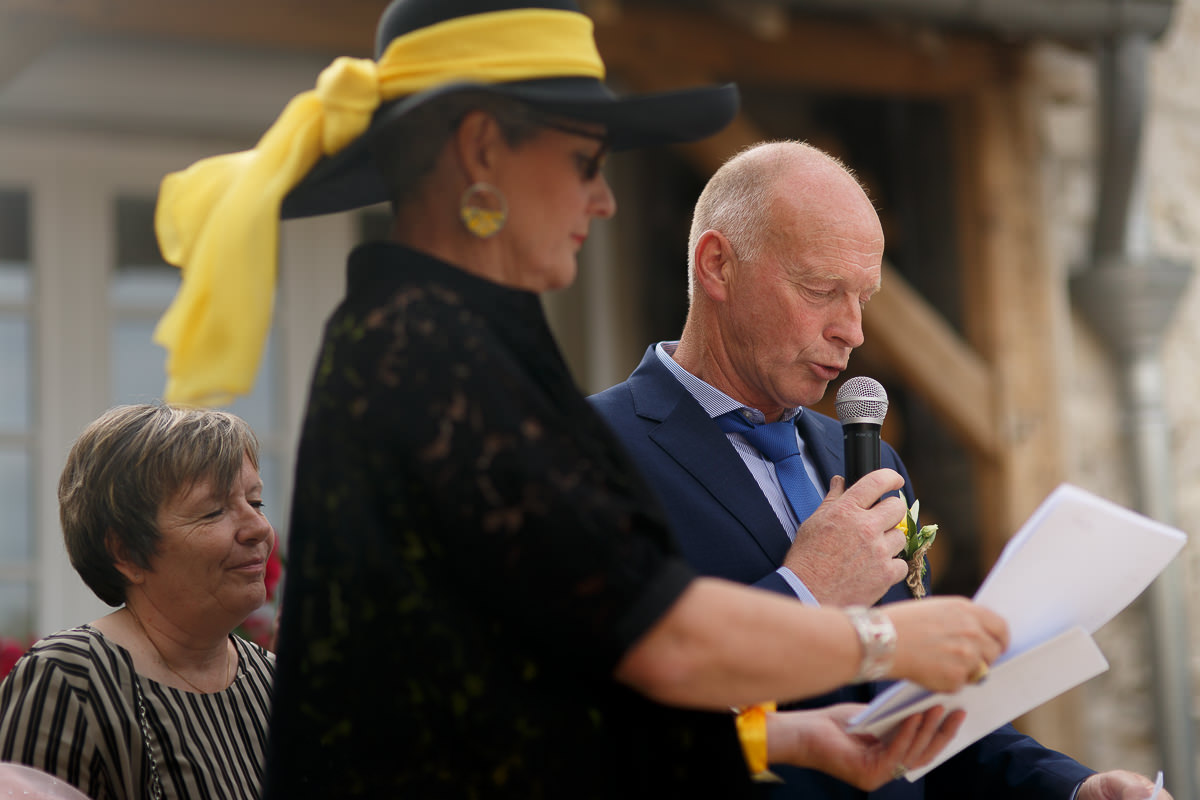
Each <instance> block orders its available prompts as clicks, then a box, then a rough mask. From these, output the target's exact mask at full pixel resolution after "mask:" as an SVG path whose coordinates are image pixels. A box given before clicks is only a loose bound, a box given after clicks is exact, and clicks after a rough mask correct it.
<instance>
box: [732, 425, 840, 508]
mask: <svg viewBox="0 0 1200 800" xmlns="http://www.w3.org/2000/svg"><path fill="white" fill-rule="evenodd" d="M717 424H718V425H719V426H721V430H723V431H725V432H726V433H740V434H741V435H742V436H745V437H746V441H748V442H750V444H752V445H753V446H754V447H755V448H756V449H757V450H758V452H760V453H762V454H763V455H764V456H766V457H767V458H769V459H771V461H772V462H773V463H774V464H775V477H777V478H778V479H779V485H780V486H781V487H783V494H784V496H786V497H787V499H788V502H789V503H790V504H791V506H792V510H793V511H795V512H796V519H798V520H800V522H804V520H806V519H808V517H809V515H810V514H812V512H813V511H815V510H816V508H817V506H819V505H820V504H821V495H820V494H818V493H817V489H816V487H815V486H813V485H812V481H811V480H809V478H808V472H807V471H806V470H805V469H804V459H802V458H801V457H800V445H799V444H798V443H797V441H796V426H795V424H794V423H793V422H766V423H762V424H760V425H755V424H754V423H753V422H751V421H750V420H748V419H746V418H745V416H743V415H742V412H741V411H730V412H727V413H725V414H722V415H721V416H719V417H717Z"/></svg>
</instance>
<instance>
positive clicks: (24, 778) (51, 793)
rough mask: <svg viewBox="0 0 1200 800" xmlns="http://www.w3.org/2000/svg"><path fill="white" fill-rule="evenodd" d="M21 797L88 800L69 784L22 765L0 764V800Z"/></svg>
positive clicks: (29, 799) (40, 799)
mask: <svg viewBox="0 0 1200 800" xmlns="http://www.w3.org/2000/svg"><path fill="white" fill-rule="evenodd" d="M8 797H22V798H27V800H88V796H87V795H86V794H84V793H83V792H81V791H79V790H78V789H76V788H75V787H74V786H72V785H71V784H69V783H66V782H64V781H61V780H59V779H58V778H56V777H54V776H53V775H47V774H46V773H45V772H42V771H41V770H36V769H34V768H33V767H27V766H25V765H24V764H8V763H3V762H0V798H8Z"/></svg>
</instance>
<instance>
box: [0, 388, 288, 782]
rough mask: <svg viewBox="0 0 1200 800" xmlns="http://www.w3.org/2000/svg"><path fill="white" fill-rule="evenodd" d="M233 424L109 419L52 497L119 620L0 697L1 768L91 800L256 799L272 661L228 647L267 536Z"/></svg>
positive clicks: (183, 416) (256, 596)
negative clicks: (62, 784) (23, 770)
mask: <svg viewBox="0 0 1200 800" xmlns="http://www.w3.org/2000/svg"><path fill="white" fill-rule="evenodd" d="M258 452H259V445H258V439H257V438H256V437H255V435H254V432H253V431H252V430H251V429H250V427H249V426H248V425H247V424H246V423H245V422H244V421H243V420H242V419H240V418H239V417H236V416H234V415H233V414H229V413H225V412H221V411H208V410H195V409H178V408H172V407H169V406H165V405H130V406H120V407H117V408H114V409H111V410H110V411H108V412H106V413H105V414H104V415H102V416H101V417H100V418H99V419H97V420H96V421H95V422H93V423H92V424H91V425H89V426H88V427H87V429H86V430H84V432H83V434H82V435H81V436H80V437H79V439H78V440H77V441H76V442H75V444H74V446H73V447H72V448H71V452H70V454H69V455H68V457H67V464H66V466H65V468H64V469H63V472H62V476H61V478H60V480H59V488H58V499H59V513H60V517H61V520H62V528H63V537H64V540H65V543H66V548H67V554H68V556H69V557H70V559H71V565H72V566H73V567H74V568H75V570H76V571H77V572H78V573H79V575H80V577H81V578H83V580H84V582H85V583H86V584H87V585H88V587H89V588H91V590H92V591H93V592H95V594H96V596H97V597H99V598H100V599H101V600H103V601H104V602H105V603H107V604H109V605H111V606H120V608H118V609H117V610H116V611H114V612H112V613H111V614H108V615H107V616H104V617H101V618H100V619H97V620H94V621H93V622H90V623H87V624H85V625H80V626H79V627H76V628H72V629H70V630H65V631H61V632H59V633H56V634H53V635H51V636H47V637H46V638H44V639H42V640H41V641H39V642H37V643H36V644H34V645H33V647H32V648H31V649H30V651H29V652H28V653H27V654H26V655H25V656H24V657H23V658H22V659H21V660H20V661H18V662H17V664H16V666H15V667H14V669H13V671H12V672H11V673H10V674H9V675H8V677H7V678H6V679H5V680H4V682H3V684H0V760H2V761H15V762H20V763H22V764H27V765H29V766H31V767H35V768H37V769H40V770H43V771H45V772H48V773H50V774H52V775H55V776H57V777H59V778H60V779H62V780H64V781H66V782H68V783H70V784H72V785H74V786H76V787H78V788H79V789H80V790H82V791H83V792H85V793H86V794H87V795H88V796H89V797H92V798H96V799H97V800H101V799H104V800H107V799H108V798H112V799H113V800H135V798H136V799H140V798H145V797H168V798H178V799H181V798H200V797H205V798H209V797H211V798H222V799H223V800H226V799H232V798H256V797H258V796H259V793H260V790H261V783H262V770H263V759H264V748H265V742H266V735H267V723H268V716H269V710H270V705H269V704H270V694H271V682H272V679H273V675H274V670H275V659H274V656H273V655H272V654H271V653H269V652H267V651H266V650H264V649H262V648H261V647H259V646H258V645H256V644H253V643H251V642H248V641H246V640H244V639H242V638H240V637H238V636H235V635H233V633H232V632H233V630H234V628H236V627H237V626H238V625H239V624H241V623H242V621H243V620H245V619H246V617H247V616H249V615H250V613H251V612H253V611H254V610H255V609H257V608H259V607H260V606H262V604H263V603H264V602H266V599H267V592H266V585H265V582H264V576H265V572H266V565H267V559H268V557H269V556H270V553H271V551H272V549H273V548H274V546H275V531H274V530H273V529H272V527H271V523H270V522H268V521H267V518H266V516H265V514H264V512H263V502H262V491H263V486H262V480H261V479H260V478H259V472H258Z"/></svg>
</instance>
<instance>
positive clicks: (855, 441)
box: [842, 422, 880, 489]
mask: <svg viewBox="0 0 1200 800" xmlns="http://www.w3.org/2000/svg"><path fill="white" fill-rule="evenodd" d="M879 428H880V426H879V425H873V424H871V423H869V422H851V423H847V424H845V425H843V426H842V448H843V450H842V452H843V454H844V455H845V459H846V488H847V489H849V488H850V487H851V486H853V485H854V484H855V483H857V482H858V479H859V478H861V477H862V476H863V475H866V474H867V473H868V472H874V471H875V470H877V469H879Z"/></svg>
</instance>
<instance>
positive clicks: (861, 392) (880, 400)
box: [833, 375, 888, 425]
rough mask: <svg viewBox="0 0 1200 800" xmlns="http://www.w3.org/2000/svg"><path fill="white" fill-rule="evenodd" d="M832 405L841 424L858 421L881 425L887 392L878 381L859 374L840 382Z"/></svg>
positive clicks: (885, 413) (886, 406) (886, 404)
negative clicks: (840, 384)
mask: <svg viewBox="0 0 1200 800" xmlns="http://www.w3.org/2000/svg"><path fill="white" fill-rule="evenodd" d="M833 406H834V408H836V409H837V416H838V421H839V422H841V423H842V424H843V425H849V424H852V423H858V422H866V423H869V424H871V425H882V424H883V418H884V417H886V416H887V409H888V399H887V392H885V391H884V390H883V384H881V383H880V382H879V381H877V380H875V379H874V378H865V377H862V376H861V375H860V376H857V377H854V378H851V379H850V380H848V381H846V382H845V383H843V384H842V386H841V388H840V389H838V393H837V399H836V400H834V403H833Z"/></svg>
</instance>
